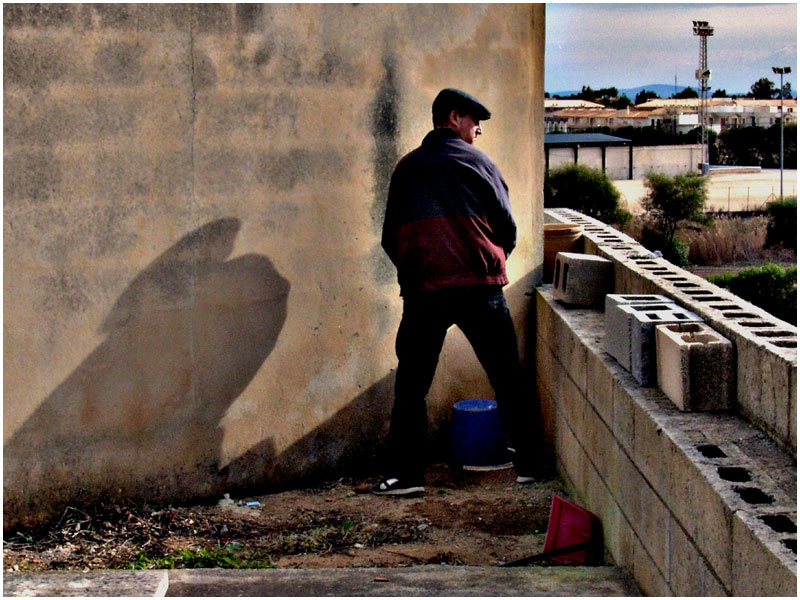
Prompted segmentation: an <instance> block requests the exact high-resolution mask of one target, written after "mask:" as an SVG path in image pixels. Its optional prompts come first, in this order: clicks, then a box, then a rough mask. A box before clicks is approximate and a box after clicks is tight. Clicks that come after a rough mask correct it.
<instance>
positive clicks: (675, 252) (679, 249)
mask: <svg viewBox="0 0 800 600" xmlns="http://www.w3.org/2000/svg"><path fill="white" fill-rule="evenodd" d="M640 243H641V244H642V246H644V247H645V248H647V249H648V250H652V251H655V250H658V251H659V252H661V254H662V255H663V257H664V258H665V259H667V260H668V261H669V262H671V263H672V264H673V265H677V266H679V267H685V266H687V265H688V264H689V246H688V245H687V244H686V243H684V242H682V241H681V240H679V239H677V238H674V237H673V238H672V239H671V240H670V239H667V237H666V236H665V235H664V234H663V233H661V232H660V231H658V230H657V229H655V228H653V227H652V225H651V226H647V225H645V227H644V228H643V229H642V233H641V241H640Z"/></svg>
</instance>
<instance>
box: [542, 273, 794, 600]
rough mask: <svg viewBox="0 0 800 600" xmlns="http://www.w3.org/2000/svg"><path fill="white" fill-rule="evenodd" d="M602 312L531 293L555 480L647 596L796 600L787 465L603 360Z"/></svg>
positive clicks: (733, 428) (734, 421)
mask: <svg viewBox="0 0 800 600" xmlns="http://www.w3.org/2000/svg"><path fill="white" fill-rule="evenodd" d="M603 332H604V315H603V311H602V310H600V309H591V308H582V307H577V308H568V307H565V306H564V305H563V304H561V303H560V302H558V301H556V300H555V298H554V297H553V293H552V287H551V286H541V287H539V288H537V290H536V343H537V346H536V358H537V389H538V391H539V396H540V399H541V401H542V405H543V413H544V415H545V417H546V431H547V432H548V434H549V435H550V436H551V441H552V443H553V445H554V448H555V454H556V457H557V466H558V470H559V472H560V473H561V475H562V476H563V478H564V480H565V482H566V484H567V485H568V486H569V487H570V488H571V489H572V490H573V491H574V492H575V494H576V496H577V499H578V501H579V502H580V503H582V504H583V505H584V506H585V507H586V508H588V509H589V510H592V511H593V512H595V513H596V514H598V516H599V517H600V518H601V520H602V523H603V529H604V537H605V543H606V549H607V551H608V554H609V557H610V559H611V560H613V561H614V562H615V563H616V564H617V565H620V566H622V567H625V568H626V569H628V570H629V571H630V572H631V573H632V574H633V576H634V577H635V578H636V581H637V583H638V584H639V585H640V587H641V588H642V589H643V591H644V592H645V593H646V594H648V595H655V596H667V595H680V596H724V595H757V596H769V595H780V596H794V595H795V594H796V589H797V555H796V551H797V550H796V543H797V492H796V486H797V477H796V466H795V464H794V462H793V460H792V457H791V456H790V455H789V454H788V453H786V452H784V451H782V450H781V449H780V448H779V447H778V445H777V444H775V443H774V442H773V441H772V440H770V439H769V438H768V437H767V436H766V435H765V434H764V433H763V432H762V431H760V430H759V429H758V428H756V427H755V426H753V425H752V424H750V423H748V422H747V421H746V420H745V419H743V418H741V417H739V416H737V415H733V414H724V413H720V414H710V413H692V414H687V413H682V412H681V411H679V410H678V409H677V408H676V407H675V406H674V405H673V404H672V403H671V402H670V401H669V399H668V398H667V397H666V396H665V395H664V394H663V393H662V392H661V391H660V390H658V389H657V388H643V387H641V386H640V385H639V384H638V382H636V380H635V379H634V378H633V377H632V376H631V374H630V373H628V372H627V371H626V370H625V369H623V368H622V367H621V366H620V365H619V364H618V363H617V362H616V361H615V360H614V359H613V358H612V357H611V356H609V355H608V354H607V353H606V352H605V351H604V350H603V335H604V334H603Z"/></svg>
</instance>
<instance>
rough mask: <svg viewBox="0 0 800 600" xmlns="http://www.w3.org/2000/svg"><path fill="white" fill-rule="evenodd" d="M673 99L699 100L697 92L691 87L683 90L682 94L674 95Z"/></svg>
mask: <svg viewBox="0 0 800 600" xmlns="http://www.w3.org/2000/svg"><path fill="white" fill-rule="evenodd" d="M672 97H673V98H674V99H676V100H683V99H687V98H699V96H698V95H697V92H696V91H695V90H693V89H692V88H690V87H686V88H684V89H683V91H682V92H678V93H677V94H673V95H672Z"/></svg>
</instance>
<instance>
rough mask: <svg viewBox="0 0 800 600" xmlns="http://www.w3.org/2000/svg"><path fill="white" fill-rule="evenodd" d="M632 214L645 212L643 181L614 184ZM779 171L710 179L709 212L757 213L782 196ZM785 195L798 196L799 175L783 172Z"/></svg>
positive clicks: (723, 175)
mask: <svg viewBox="0 0 800 600" xmlns="http://www.w3.org/2000/svg"><path fill="white" fill-rule="evenodd" d="M614 185H615V186H616V187H617V189H618V190H619V191H620V194H622V199H623V201H624V203H625V204H626V205H627V208H628V210H629V211H631V212H632V213H634V214H637V213H640V212H642V209H641V207H640V206H639V199H640V198H642V197H643V196H644V195H645V192H646V190H645V187H644V180H643V179H633V180H627V181H625V180H621V181H615V182H614ZM780 189H781V172H780V169H765V170H762V171H761V172H760V173H720V174H714V175H710V176H709V177H708V202H707V203H706V209H707V210H732V211H739V210H756V209H760V208H762V207H763V206H764V204H765V203H766V202H768V201H771V200H774V199H775V198H776V197H777V196H779V195H780ZM783 195H784V196H797V171H796V170H791V171H788V170H785V169H784V171H783Z"/></svg>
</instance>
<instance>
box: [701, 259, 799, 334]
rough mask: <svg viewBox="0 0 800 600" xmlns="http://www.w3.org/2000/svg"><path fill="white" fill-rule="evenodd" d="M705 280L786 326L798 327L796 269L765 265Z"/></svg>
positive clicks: (772, 264) (770, 264)
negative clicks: (770, 315) (789, 324)
mask: <svg viewBox="0 0 800 600" xmlns="http://www.w3.org/2000/svg"><path fill="white" fill-rule="evenodd" d="M708 280H709V281H710V282H711V283H713V284H714V285H718V286H720V287H723V288H726V289H729V290H730V291H731V292H732V293H734V294H736V295H737V296H739V297H740V298H742V299H744V300H747V301H748V302H750V303H752V304H755V305H756V306H758V307H759V308H763V309H764V310H765V311H767V312H768V313H770V314H772V315H774V316H776V317H778V318H779V319H782V320H784V321H786V322H787V323H792V324H795V325H796V324H797V267H796V266H791V267H786V268H784V267H781V266H780V265H776V264H774V263H768V264H766V265H762V266H760V267H755V268H752V269H745V270H744V271H740V272H739V273H737V274H736V275H733V274H731V273H725V274H724V275H716V276H713V277H709V278H708Z"/></svg>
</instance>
